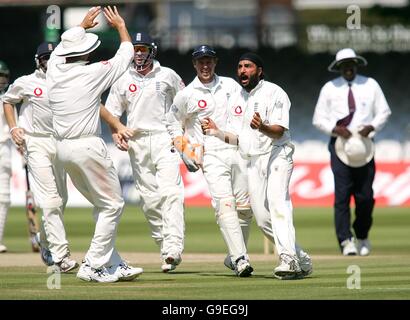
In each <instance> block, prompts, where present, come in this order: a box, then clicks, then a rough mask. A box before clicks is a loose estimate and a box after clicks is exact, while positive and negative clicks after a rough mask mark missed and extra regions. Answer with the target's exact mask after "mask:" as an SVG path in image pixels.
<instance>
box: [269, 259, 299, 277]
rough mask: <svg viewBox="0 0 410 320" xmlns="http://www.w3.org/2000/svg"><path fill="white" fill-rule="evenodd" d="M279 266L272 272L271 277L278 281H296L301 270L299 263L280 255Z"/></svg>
mask: <svg viewBox="0 0 410 320" xmlns="http://www.w3.org/2000/svg"><path fill="white" fill-rule="evenodd" d="M279 259H280V264H279V265H278V266H277V267H276V268H275V270H274V271H273V276H274V277H275V278H277V279H280V280H290V279H296V278H297V277H298V276H299V275H300V274H301V273H302V270H301V268H300V265H299V261H298V260H296V259H295V258H293V257H291V256H289V255H287V254H284V253H282V254H281V255H280V257H279Z"/></svg>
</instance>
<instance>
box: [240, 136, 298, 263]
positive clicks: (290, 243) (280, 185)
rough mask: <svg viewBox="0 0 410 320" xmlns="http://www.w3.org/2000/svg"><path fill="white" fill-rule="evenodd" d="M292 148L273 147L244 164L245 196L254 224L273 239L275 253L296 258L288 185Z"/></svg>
mask: <svg viewBox="0 0 410 320" xmlns="http://www.w3.org/2000/svg"><path fill="white" fill-rule="evenodd" d="M293 152H294V147H293V145H292V144H290V143H289V144H286V145H283V146H273V149H272V152H271V153H267V154H263V155H257V156H252V157H251V158H250V161H249V163H248V177H249V180H248V182H249V193H250V197H251V206H252V210H253V213H254V215H255V219H256V223H257V225H258V227H259V228H260V229H261V230H262V232H263V233H264V234H265V235H266V236H267V237H268V238H270V239H271V240H272V236H273V238H274V241H275V244H276V249H277V253H278V255H279V256H280V255H281V254H287V255H289V256H291V257H294V258H296V257H297V255H296V243H295V228H294V226H293V207H292V201H291V199H290V195H289V181H290V178H291V175H292V171H293V159H292V156H293Z"/></svg>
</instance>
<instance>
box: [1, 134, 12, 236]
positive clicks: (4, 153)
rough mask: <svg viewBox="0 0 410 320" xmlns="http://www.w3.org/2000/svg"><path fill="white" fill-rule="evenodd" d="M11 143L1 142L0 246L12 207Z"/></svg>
mask: <svg viewBox="0 0 410 320" xmlns="http://www.w3.org/2000/svg"><path fill="white" fill-rule="evenodd" d="M10 178H11V141H10V140H9V139H8V140H6V141H3V142H0V244H2V241H3V235H4V228H5V225H6V220H7V213H8V211H9V207H10Z"/></svg>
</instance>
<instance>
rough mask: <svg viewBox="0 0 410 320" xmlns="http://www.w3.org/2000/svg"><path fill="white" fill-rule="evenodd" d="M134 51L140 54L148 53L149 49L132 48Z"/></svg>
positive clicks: (144, 47) (143, 47)
mask: <svg viewBox="0 0 410 320" xmlns="http://www.w3.org/2000/svg"><path fill="white" fill-rule="evenodd" d="M134 51H135V52H138V51H139V52H141V53H148V52H149V47H147V46H134Z"/></svg>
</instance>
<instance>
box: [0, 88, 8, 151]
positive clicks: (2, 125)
mask: <svg viewBox="0 0 410 320" xmlns="http://www.w3.org/2000/svg"><path fill="white" fill-rule="evenodd" d="M0 104H1V105H0V143H2V142H5V141H7V139H9V138H10V134H9V126H8V125H7V121H6V117H5V116H4V108H3V93H2V92H0Z"/></svg>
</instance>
